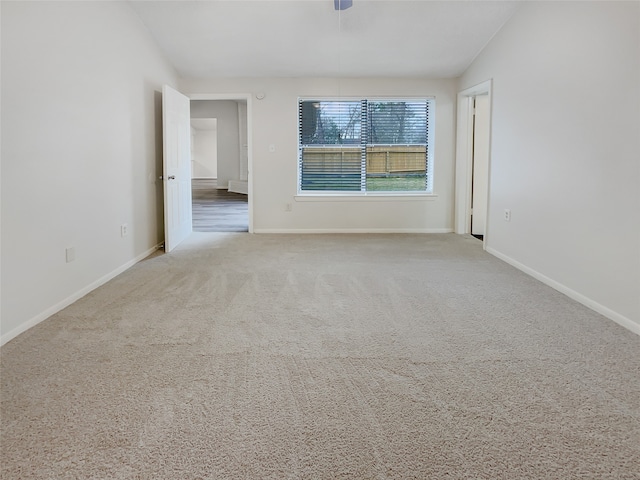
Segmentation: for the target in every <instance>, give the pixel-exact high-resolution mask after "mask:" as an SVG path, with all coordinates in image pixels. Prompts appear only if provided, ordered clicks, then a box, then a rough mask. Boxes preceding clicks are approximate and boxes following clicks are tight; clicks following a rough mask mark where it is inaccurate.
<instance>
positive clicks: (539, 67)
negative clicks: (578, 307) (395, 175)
mask: <svg viewBox="0 0 640 480" xmlns="http://www.w3.org/2000/svg"><path fill="white" fill-rule="evenodd" d="M639 21H640V3H638V2H621V3H618V2H528V3H526V4H524V5H523V6H522V7H521V9H520V10H519V11H518V12H517V13H516V14H515V15H514V17H513V18H512V19H511V20H510V21H509V22H508V23H507V24H506V26H505V27H504V28H503V29H502V30H501V31H500V33H499V34H498V35H497V36H496V37H494V39H493V41H492V42H491V43H490V44H489V45H488V46H487V47H486V48H485V50H484V51H483V52H482V53H481V54H480V55H479V56H478V57H477V59H476V60H475V61H474V62H473V64H472V65H471V66H470V68H469V69H468V70H467V72H466V73H465V74H464V75H463V76H462V78H461V79H460V85H459V88H460V90H463V89H465V88H468V87H471V86H473V85H475V84H478V83H480V82H482V81H485V80H487V79H490V78H492V79H493V110H492V144H491V152H492V153H491V178H490V190H491V193H490V201H489V225H488V236H487V246H488V249H489V251H491V252H493V253H495V254H497V255H498V256H501V257H502V258H504V259H506V260H508V261H510V262H512V263H514V264H516V265H518V266H520V267H521V268H523V269H525V270H527V271H529V272H530V273H533V274H534V275H536V276H538V278H541V279H543V280H545V281H546V282H547V283H549V284H551V285H553V286H555V287H556V288H558V289H560V290H561V291H564V292H565V293H568V294H569V295H570V296H572V297H574V298H576V299H578V300H580V301H582V302H583V303H586V304H587V305H590V306H592V307H593V308H595V309H596V310H598V311H600V312H602V313H604V314H605V315H607V316H609V317H610V318H612V319H614V320H616V321H618V322H619V323H621V324H624V325H626V326H627V327H629V328H631V329H632V330H634V331H636V332H638V333H640V187H639V185H640V33H639V28H640V27H639ZM504 209H511V212H512V217H511V221H510V222H505V221H504V220H503V219H502V212H503V211H504Z"/></svg>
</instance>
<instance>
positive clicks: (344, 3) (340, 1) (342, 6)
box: [333, 0, 353, 10]
mask: <svg viewBox="0 0 640 480" xmlns="http://www.w3.org/2000/svg"><path fill="white" fill-rule="evenodd" d="M352 5H353V0H333V7H334V8H335V9H336V10H346V9H347V8H349V7H350V6H352Z"/></svg>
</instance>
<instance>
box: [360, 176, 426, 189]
mask: <svg viewBox="0 0 640 480" xmlns="http://www.w3.org/2000/svg"><path fill="white" fill-rule="evenodd" d="M367 191H368V192H424V191H425V182H424V175H421V176H412V177H408V176H404V177H367Z"/></svg>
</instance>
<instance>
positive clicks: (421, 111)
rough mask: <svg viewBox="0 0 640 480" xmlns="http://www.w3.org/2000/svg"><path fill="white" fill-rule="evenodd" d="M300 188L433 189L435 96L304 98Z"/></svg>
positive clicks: (332, 189)
mask: <svg viewBox="0 0 640 480" xmlns="http://www.w3.org/2000/svg"><path fill="white" fill-rule="evenodd" d="M298 107H299V118H298V127H299V138H298V170H299V171H298V190H299V191H300V192H355V193H358V192H360V193H367V192H423V193H430V192H431V184H432V182H431V160H430V158H431V156H432V152H431V150H432V147H431V145H430V141H429V140H430V135H429V133H430V110H432V109H433V99H423V100H416V99H412V100H407V99H385V100H366V99H365V100H306V99H305V100H300V101H299V104H298Z"/></svg>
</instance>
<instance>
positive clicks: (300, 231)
mask: <svg viewBox="0 0 640 480" xmlns="http://www.w3.org/2000/svg"><path fill="white" fill-rule="evenodd" d="M254 233H295V234H318V233H320V234H323V233H345V234H350V233H453V229H451V228H309V229H300V228H258V229H256V230H255V232H254Z"/></svg>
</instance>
